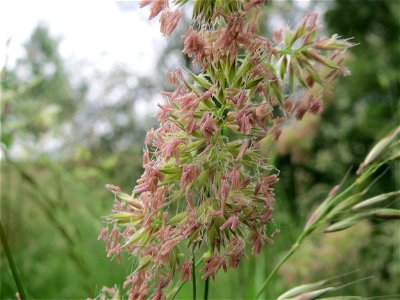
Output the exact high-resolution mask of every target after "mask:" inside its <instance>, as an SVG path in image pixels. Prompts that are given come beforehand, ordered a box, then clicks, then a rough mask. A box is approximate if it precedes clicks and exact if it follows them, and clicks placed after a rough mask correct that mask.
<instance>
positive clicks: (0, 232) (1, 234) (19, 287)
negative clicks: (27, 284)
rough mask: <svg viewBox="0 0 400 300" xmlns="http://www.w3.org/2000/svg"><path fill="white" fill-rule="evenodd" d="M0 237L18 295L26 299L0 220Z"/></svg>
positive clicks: (22, 299)
mask: <svg viewBox="0 0 400 300" xmlns="http://www.w3.org/2000/svg"><path fill="white" fill-rule="evenodd" d="M0 239H1V244H2V245H3V248H4V252H5V253H6V256H7V260H8V263H9V264H10V269H11V273H12V275H13V278H14V281H15V284H16V285H17V290H18V293H19V296H20V298H21V300H24V299H26V294H25V290H24V287H23V286H22V281H21V278H20V277H19V273H18V269H17V266H16V265H15V262H14V259H13V257H12V253H11V250H10V246H9V245H8V242H7V238H6V235H5V233H4V230H3V225H2V224H1V221H0Z"/></svg>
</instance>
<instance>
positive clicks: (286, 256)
mask: <svg viewBox="0 0 400 300" xmlns="http://www.w3.org/2000/svg"><path fill="white" fill-rule="evenodd" d="M302 237H303V234H302V235H301V236H300V237H299V239H298V240H297V241H296V243H294V244H293V246H292V247H291V248H290V250H289V251H288V252H287V253H286V254H285V256H284V257H282V258H281V259H280V260H279V262H278V263H277V264H276V265H275V267H274V269H273V270H272V271H271V273H269V275H268V277H267V279H265V281H264V282H263V284H262V286H261V288H260V290H259V291H258V293H257V295H256V300H257V299H259V298H260V297H261V295H262V293H263V292H264V290H265V288H266V287H267V285H268V284H269V282H270V281H271V279H272V278H273V277H274V276H275V274H276V273H277V272H278V270H279V269H280V267H281V266H282V265H283V264H284V263H285V262H286V261H287V260H288V259H289V257H291V256H292V255H293V253H295V252H296V250H297V248H299V246H300V244H301V242H302V240H303V239H304V237H305V236H304V237H303V238H302Z"/></svg>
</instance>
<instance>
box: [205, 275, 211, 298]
mask: <svg viewBox="0 0 400 300" xmlns="http://www.w3.org/2000/svg"><path fill="white" fill-rule="evenodd" d="M209 284H210V277H208V278H207V279H206V282H205V285H204V300H208V286H209Z"/></svg>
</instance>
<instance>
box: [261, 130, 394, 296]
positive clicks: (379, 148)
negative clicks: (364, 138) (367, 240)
mask: <svg viewBox="0 0 400 300" xmlns="http://www.w3.org/2000/svg"><path fill="white" fill-rule="evenodd" d="M399 137H400V127H398V128H396V129H395V130H393V131H392V132H391V133H390V134H388V135H387V136H386V137H384V138H383V139H381V140H380V141H379V142H378V143H377V144H376V145H375V146H374V147H373V148H372V149H371V151H370V152H369V153H368V155H367V156H366V158H365V159H364V161H363V162H362V163H361V164H360V166H359V168H358V170H357V171H356V174H357V177H356V178H355V180H354V181H353V182H352V183H351V184H350V185H349V186H348V187H346V188H344V184H345V183H344V182H342V183H341V184H339V185H337V186H335V187H334V188H333V189H332V190H331V192H330V193H329V195H328V197H327V198H326V199H325V201H323V202H322V203H321V205H320V206H319V207H318V208H317V209H316V210H315V211H314V212H313V213H312V214H311V216H310V218H309V219H308V221H307V223H306V225H305V227H304V230H303V232H302V233H301V235H300V236H299V237H298V239H297V240H296V242H295V243H294V244H293V246H292V247H291V249H290V250H289V251H288V252H287V253H286V254H285V255H284V257H283V258H282V259H281V260H280V261H279V262H278V263H277V265H276V266H275V268H274V269H273V270H272V271H271V273H270V274H269V276H268V277H267V278H266V280H265V281H264V283H263V285H262V287H261V289H260V290H259V292H258V294H257V298H259V297H260V296H261V295H262V293H263V291H264V290H265V288H266V287H267V285H268V284H269V282H270V281H271V279H272V278H273V276H274V275H275V274H276V273H277V271H278V270H279V269H280V267H281V266H282V265H283V264H284V263H285V262H286V261H287V260H288V259H289V257H291V256H292V255H293V253H295V252H296V251H297V249H298V248H299V247H300V246H301V244H302V243H303V242H304V240H305V239H307V237H309V236H310V235H311V234H312V233H313V232H314V231H315V230H317V229H319V228H324V231H325V232H326V233H329V232H336V231H341V230H345V229H347V228H350V227H352V226H354V225H355V224H357V223H359V222H361V221H363V220H371V219H380V220H382V221H384V220H392V219H400V209H398V208H395V207H393V208H392V207H390V205H391V204H392V203H393V201H394V200H396V199H398V196H399V195H400V191H391V192H388V193H384V194H379V195H375V196H373V197H368V198H366V194H367V192H368V191H369V190H370V188H371V186H372V185H373V183H374V180H376V179H379V176H378V175H377V174H379V171H380V170H381V168H382V167H384V166H386V165H389V164H398V163H397V161H398V160H399V158H400V142H399ZM371 181H372V182H371ZM316 288H317V287H316ZM327 291H328V290H327ZM319 295H321V294H318V295H317V296H319ZM317 296H316V297H317ZM314 298H315V297H314ZM314 298H305V299H314Z"/></svg>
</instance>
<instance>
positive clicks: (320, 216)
mask: <svg viewBox="0 0 400 300" xmlns="http://www.w3.org/2000/svg"><path fill="white" fill-rule="evenodd" d="M355 186H356V184H355V183H353V184H352V185H350V186H349V187H348V188H346V189H345V190H344V191H342V192H341V193H339V194H338V195H336V196H334V197H333V198H331V199H330V200H329V202H327V203H326V204H324V205H323V207H322V209H321V210H320V211H319V214H318V215H317V216H316V218H315V220H313V221H312V222H311V223H310V224H308V225H306V228H305V229H304V231H303V232H302V233H301V235H300V236H299V237H298V238H297V240H296V242H295V243H294V244H293V246H292V247H291V248H290V250H289V251H288V252H287V253H286V254H285V256H283V257H282V258H281V259H280V260H279V262H278V263H277V264H276V265H275V267H274V268H273V270H272V271H271V272H270V273H269V275H268V277H267V278H266V279H265V281H264V282H263V284H262V286H261V288H260V290H259V291H258V293H257V295H256V298H255V299H256V300H257V299H259V298H260V297H261V295H262V293H263V292H264V290H265V289H266V287H267V286H268V284H269V282H270V281H271V280H272V278H273V277H274V276H275V274H276V273H277V272H278V271H279V269H280V267H281V266H282V265H283V264H284V263H285V262H286V261H287V260H288V259H289V258H290V257H291V256H292V255H293V253H295V252H296V251H297V249H298V248H299V247H300V245H301V244H302V243H303V240H304V239H305V238H306V237H307V236H309V235H310V234H311V233H312V232H313V231H314V230H315V229H316V228H317V227H318V225H319V223H320V222H321V221H322V220H323V219H324V217H325V216H326V214H327V212H328V211H329V210H331V209H332V207H333V206H334V205H335V204H336V203H337V201H339V200H340V199H341V198H343V197H344V196H347V195H348V194H349V193H350V192H351V191H352V189H353V188H354V187H355Z"/></svg>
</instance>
